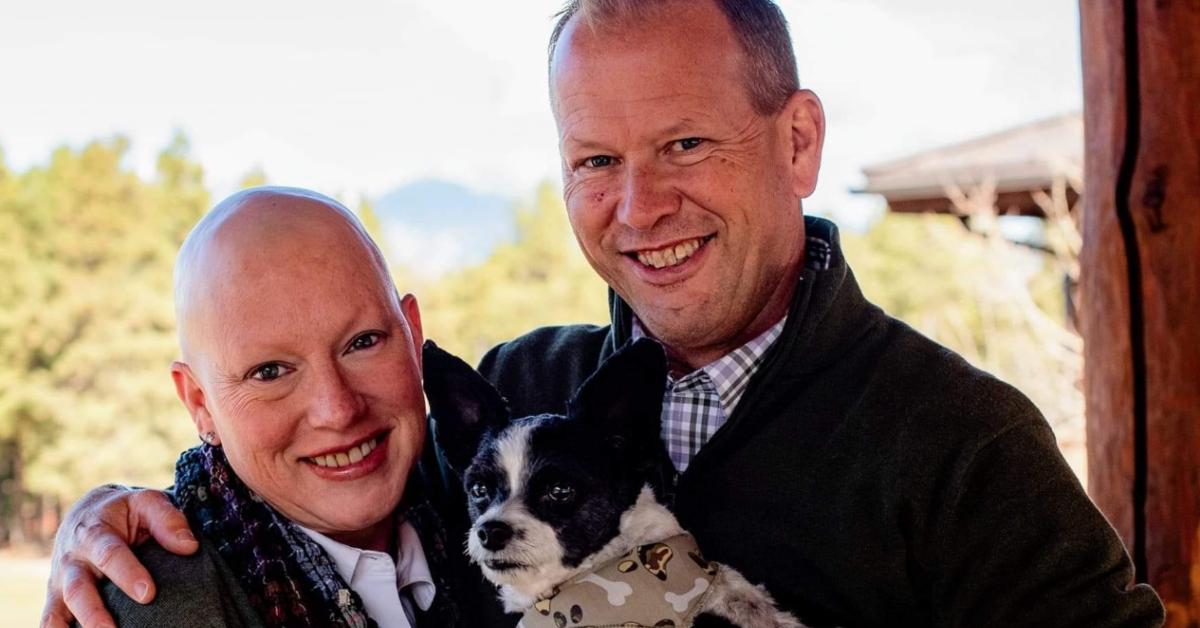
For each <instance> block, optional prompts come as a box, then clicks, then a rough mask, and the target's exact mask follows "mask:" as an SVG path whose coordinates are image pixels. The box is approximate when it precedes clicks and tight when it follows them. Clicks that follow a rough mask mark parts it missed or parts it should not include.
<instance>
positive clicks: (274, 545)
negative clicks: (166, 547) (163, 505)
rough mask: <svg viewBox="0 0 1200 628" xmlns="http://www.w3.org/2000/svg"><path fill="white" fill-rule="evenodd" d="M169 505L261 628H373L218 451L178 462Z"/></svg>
mask: <svg viewBox="0 0 1200 628" xmlns="http://www.w3.org/2000/svg"><path fill="white" fill-rule="evenodd" d="M175 503H176V505H177V506H179V508H180V510H182V511H183V512H184V514H185V515H187V518H188V521H189V522H190V523H191V525H192V528H193V529H199V530H200V533H201V534H202V535H204V537H205V538H206V539H207V540H209V541H211V542H212V543H214V544H215V545H216V547H217V552H218V553H219V554H220V555H221V558H223V559H224V560H225V562H226V563H227V564H228V565H229V567H230V569H232V570H233V573H235V574H237V576H238V579H239V580H240V581H241V584H242V588H243V589H244V590H245V592H246V594H247V596H248V597H249V599H250V604H251V605H252V606H253V607H254V608H255V609H256V610H257V611H258V614H259V616H260V617H261V618H262V620H263V622H264V623H265V624H266V625H267V626H271V627H276V626H278V627H281V628H282V627H285V626H286V627H288V628H292V627H303V626H313V627H316V626H333V627H344V628H368V627H370V628H374V627H375V625H376V624H375V622H374V620H372V619H371V618H370V617H368V616H367V613H366V611H365V610H364V609H363V604H362V600H361V599H359V597H358V594H356V593H355V592H354V591H352V590H351V589H350V587H349V586H348V585H347V584H346V582H345V581H343V580H342V578H341V577H340V576H339V575H338V574H337V571H336V570H335V569H334V566H333V563H332V561H330V560H329V558H328V557H327V556H326V555H325V552H324V551H323V550H322V549H321V547H320V546H319V545H317V544H316V543H314V542H313V540H312V539H310V538H309V537H308V535H307V534H305V533H304V532H303V531H301V530H300V529H299V528H298V527H296V524H294V523H292V522H291V521H290V520H288V519H287V518H285V517H283V516H282V515H280V514H279V513H277V512H275V510H274V509H273V508H271V507H270V506H268V505H267V503H266V502H264V501H263V500H262V498H261V497H259V496H258V495H256V494H255V493H254V492H253V491H251V490H250V489H249V488H248V487H247V486H246V485H245V484H244V483H243V482H242V481H241V480H240V479H239V478H238V477H237V474H235V473H234V472H233V469H231V468H230V466H229V462H228V461H227V460H226V459H225V453H224V452H223V451H222V450H221V448H220V447H212V446H209V445H201V446H199V447H195V448H192V449H189V450H187V451H185V452H183V454H181V455H180V456H179V461H178V462H177V463H176V465H175Z"/></svg>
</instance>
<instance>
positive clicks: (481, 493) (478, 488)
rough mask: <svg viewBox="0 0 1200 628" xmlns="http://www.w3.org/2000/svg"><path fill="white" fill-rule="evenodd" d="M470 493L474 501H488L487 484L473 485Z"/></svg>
mask: <svg viewBox="0 0 1200 628" xmlns="http://www.w3.org/2000/svg"><path fill="white" fill-rule="evenodd" d="M470 492H471V498H472V499H487V497H488V487H487V484H484V483H483V482H476V483H474V484H472V485H471V489H470Z"/></svg>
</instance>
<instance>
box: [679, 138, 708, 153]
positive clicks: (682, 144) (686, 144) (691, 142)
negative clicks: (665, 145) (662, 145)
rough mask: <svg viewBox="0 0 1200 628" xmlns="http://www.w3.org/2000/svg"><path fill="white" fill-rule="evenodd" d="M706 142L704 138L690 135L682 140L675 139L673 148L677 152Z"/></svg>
mask: <svg viewBox="0 0 1200 628" xmlns="http://www.w3.org/2000/svg"><path fill="white" fill-rule="evenodd" d="M703 143H704V140H703V139H701V138H698V137H689V138H686V139H682V140H675V141H674V142H672V143H671V149H672V150H674V151H676V152H686V151H689V150H692V149H694V148H697V147H698V146H700V145H701V144H703Z"/></svg>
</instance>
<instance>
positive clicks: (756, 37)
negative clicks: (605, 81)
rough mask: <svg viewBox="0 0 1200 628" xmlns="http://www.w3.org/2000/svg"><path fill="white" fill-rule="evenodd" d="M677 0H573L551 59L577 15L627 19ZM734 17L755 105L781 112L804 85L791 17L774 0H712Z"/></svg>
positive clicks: (590, 20) (596, 20)
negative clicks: (800, 73)
mask: <svg viewBox="0 0 1200 628" xmlns="http://www.w3.org/2000/svg"><path fill="white" fill-rule="evenodd" d="M670 1H672V0H568V1H567V4H566V5H565V6H563V8H562V10H561V11H560V12H559V13H558V16H557V17H558V22H557V23H556V24H555V25H554V32H553V33H552V34H551V35H550V61H551V63H553V61H554V49H555V47H556V46H557V45H558V39H559V37H561V36H562V32H563V29H564V28H566V25H567V22H568V21H570V20H571V18H572V17H575V16H576V15H578V16H579V17H580V19H582V20H584V21H585V23H587V24H589V25H590V26H592V27H593V28H599V27H602V26H605V25H611V24H613V23H614V22H618V21H621V20H626V19H639V18H652V17H653V13H654V10H655V9H656V8H659V7H661V6H662V5H664V4H666V3H667V2H670ZM711 1H713V2H716V4H717V6H718V7H720V8H721V11H722V12H723V13H724V14H725V17H726V19H728V20H729V25H730V27H732V28H733V32H734V34H735V35H736V36H737V39H738V42H739V43H740V44H741V46H742V52H744V53H745V55H746V58H745V65H746V68H745V70H746V71H745V77H744V80H745V82H746V89H747V91H748V92H749V94H750V101H751V102H752V103H753V104H754V108H755V110H757V111H758V112H759V113H760V114H762V115H770V114H773V113H777V112H778V111H779V110H780V109H782V108H783V105H784V104H785V103H786V102H787V99H788V98H790V97H791V95H792V94H793V93H795V92H796V90H798V89H800V79H799V77H798V76H797V73H796V53H795V52H794V51H793V50H792V38H791V35H790V34H788V25H787V19H786V18H784V16H783V12H782V11H780V10H779V7H778V6H776V5H775V3H774V2H772V1H771V0H711Z"/></svg>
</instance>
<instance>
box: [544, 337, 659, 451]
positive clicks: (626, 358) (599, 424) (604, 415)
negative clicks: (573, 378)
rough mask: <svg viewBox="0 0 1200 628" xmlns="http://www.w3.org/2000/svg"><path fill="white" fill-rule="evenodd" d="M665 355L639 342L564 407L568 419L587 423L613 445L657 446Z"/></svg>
mask: <svg viewBox="0 0 1200 628" xmlns="http://www.w3.org/2000/svg"><path fill="white" fill-rule="evenodd" d="M666 383H667V355H666V353H665V352H664V351H663V348H662V345H660V344H658V343H657V342H655V341H654V340H651V339H649V338H640V339H638V340H637V341H636V342H634V343H633V344H631V345H628V346H626V347H624V348H622V349H621V350H620V351H617V352H616V353H615V354H613V355H612V357H610V358H609V359H607V360H605V361H604V363H603V364H601V365H600V368H598V369H596V372H595V373H593V374H592V375H591V377H589V378H587V380H586V381H584V382H583V385H581V386H580V387H579V391H578V392H576V393H575V397H574V398H573V399H571V401H570V402H569V403H568V404H567V415H568V416H570V417H571V418H572V419H574V420H582V421H586V422H588V423H589V424H590V425H591V426H592V427H593V428H595V429H598V430H600V433H601V434H603V435H604V436H605V437H607V438H610V439H612V441H613V442H615V443H622V442H623V441H625V440H626V439H633V441H634V442H635V443H638V444H641V445H646V444H656V443H658V442H659V438H660V437H659V433H660V431H661V429H662V401H663V390H664V389H665V388H666Z"/></svg>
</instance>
